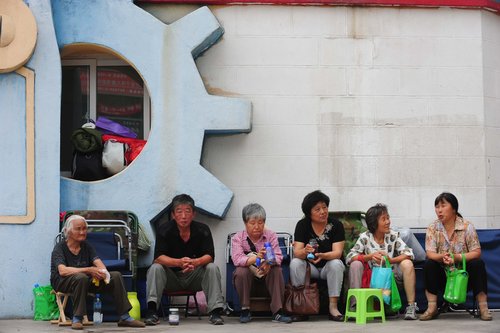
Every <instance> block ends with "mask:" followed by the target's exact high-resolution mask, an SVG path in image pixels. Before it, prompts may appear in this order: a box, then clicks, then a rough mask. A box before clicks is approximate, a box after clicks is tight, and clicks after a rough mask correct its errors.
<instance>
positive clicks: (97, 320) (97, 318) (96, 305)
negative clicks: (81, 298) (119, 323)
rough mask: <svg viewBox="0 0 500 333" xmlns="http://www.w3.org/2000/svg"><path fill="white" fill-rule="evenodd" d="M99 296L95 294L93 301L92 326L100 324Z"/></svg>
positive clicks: (100, 308) (100, 306) (100, 305)
mask: <svg viewBox="0 0 500 333" xmlns="http://www.w3.org/2000/svg"><path fill="white" fill-rule="evenodd" d="M100 296H101V295H99V294H95V299H94V324H96V325H98V324H100V323H102V303H101V299H100Z"/></svg>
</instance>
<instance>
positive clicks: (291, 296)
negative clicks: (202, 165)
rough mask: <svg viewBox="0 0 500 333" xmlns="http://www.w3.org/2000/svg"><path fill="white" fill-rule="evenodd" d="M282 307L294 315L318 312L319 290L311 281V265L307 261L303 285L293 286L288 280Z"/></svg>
mask: <svg viewBox="0 0 500 333" xmlns="http://www.w3.org/2000/svg"><path fill="white" fill-rule="evenodd" d="M284 308H285V311H286V312H287V313H290V314H295V315H303V316H305V315H314V314H318V313H319V290H318V285H317V284H316V283H311V266H310V264H309V263H307V267H306V280H305V282H304V285H302V286H297V287H294V286H293V285H292V284H291V282H288V283H287V285H286V287H285V302H284Z"/></svg>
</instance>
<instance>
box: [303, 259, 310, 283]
mask: <svg viewBox="0 0 500 333" xmlns="http://www.w3.org/2000/svg"><path fill="white" fill-rule="evenodd" d="M306 264H307V266H306V280H305V281H304V285H305V287H306V288H309V285H310V283H311V264H310V263H308V262H307V261H306Z"/></svg>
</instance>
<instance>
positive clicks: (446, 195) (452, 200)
mask: <svg viewBox="0 0 500 333" xmlns="http://www.w3.org/2000/svg"><path fill="white" fill-rule="evenodd" d="M441 202H448V203H449V204H450V205H451V207H452V208H453V209H454V210H455V212H456V213H457V215H458V216H460V217H462V215H460V213H459V212H458V199H457V197H456V196H455V195H454V194H452V193H450V192H443V193H441V194H440V195H438V196H437V197H436V199H435V200H434V207H436V206H437V205H438V203H441Z"/></svg>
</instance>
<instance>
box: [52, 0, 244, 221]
mask: <svg viewBox="0 0 500 333" xmlns="http://www.w3.org/2000/svg"><path fill="white" fill-rule="evenodd" d="M52 9H53V14H54V24H55V30H56V35H57V41H58V44H59V48H60V49H61V50H63V51H62V52H63V53H64V52H65V51H67V50H68V49H69V50H71V48H79V47H88V46H89V45H96V46H99V47H104V48H107V49H109V50H110V51H111V52H113V53H115V54H116V55H117V56H119V57H122V58H124V59H125V60H126V61H128V62H129V63H130V64H132V65H133V66H134V67H135V68H136V69H137V71H138V72H139V74H140V75H141V76H142V77H143V79H144V82H145V84H146V85H147V87H148V90H149V92H150V96H151V106H152V125H151V132H150V136H149V139H148V143H147V145H146V147H145V148H144V150H143V151H142V153H141V154H140V155H139V156H138V157H137V158H136V160H135V161H134V162H133V163H132V164H131V165H130V166H129V167H127V168H126V169H125V170H124V171H122V172H121V173H119V174H117V175H115V176H113V177H111V178H108V179H105V180H101V181H96V182H81V181H77V180H73V179H67V178H62V180H61V209H62V210H75V209H106V210H110V209H125V210H131V211H133V212H135V213H136V214H137V215H138V216H139V219H141V220H142V221H145V220H146V221H147V220H149V219H151V217H153V216H154V215H155V214H156V213H158V212H159V211H160V210H161V209H162V208H164V207H165V205H166V204H167V203H168V202H169V201H170V199H171V198H172V196H173V195H175V194H177V193H181V192H186V193H190V194H191V195H192V196H193V198H194V199H195V200H196V204H197V206H198V207H199V208H200V209H202V210H204V211H206V212H207V213H209V214H212V215H215V216H219V217H223V216H224V214H225V213H226V211H227V209H228V207H229V204H230V202H231V200H232V196H233V194H232V192H231V190H229V189H228V188H227V187H226V186H225V185H224V184H222V183H221V182H220V181H219V180H218V179H216V178H215V177H214V176H213V175H211V174H210V173H209V172H208V171H207V170H206V169H204V168H203V167H202V166H201V165H200V158H201V154H202V145H203V139H204V136H205V134H207V133H217V132H222V133H239V132H248V131H250V127H251V125H250V124H251V105H250V103H249V102H247V101H244V100H241V99H235V98H226V97H219V96H212V95H209V94H208V93H207V91H206V89H205V86H204V84H203V82H202V79H201V77H200V74H199V72H198V70H197V67H196V64H195V62H194V59H195V58H196V57H197V56H199V55H200V54H201V53H202V52H203V51H205V50H206V49H208V48H209V47H210V46H211V45H212V44H214V43H215V42H216V41H217V40H218V39H219V38H220V37H221V36H222V34H223V29H222V27H221V26H220V24H219V23H218V21H217V20H216V18H215V17H214V16H213V14H212V13H211V12H210V10H209V9H208V8H207V7H202V8H200V9H198V10H196V11H194V12H192V13H190V14H189V15H187V16H185V17H183V18H182V19H180V20H178V21H176V22H174V23H173V24H170V25H166V24H164V23H162V22H161V21H159V20H157V19H156V18H154V17H153V16H151V15H150V14H148V13H147V12H145V11H143V10H142V9H140V8H138V7H137V6H135V5H134V4H133V2H132V0H106V1H98V0H93V1H92V0H54V1H52ZM82 13H85V15H82Z"/></svg>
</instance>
